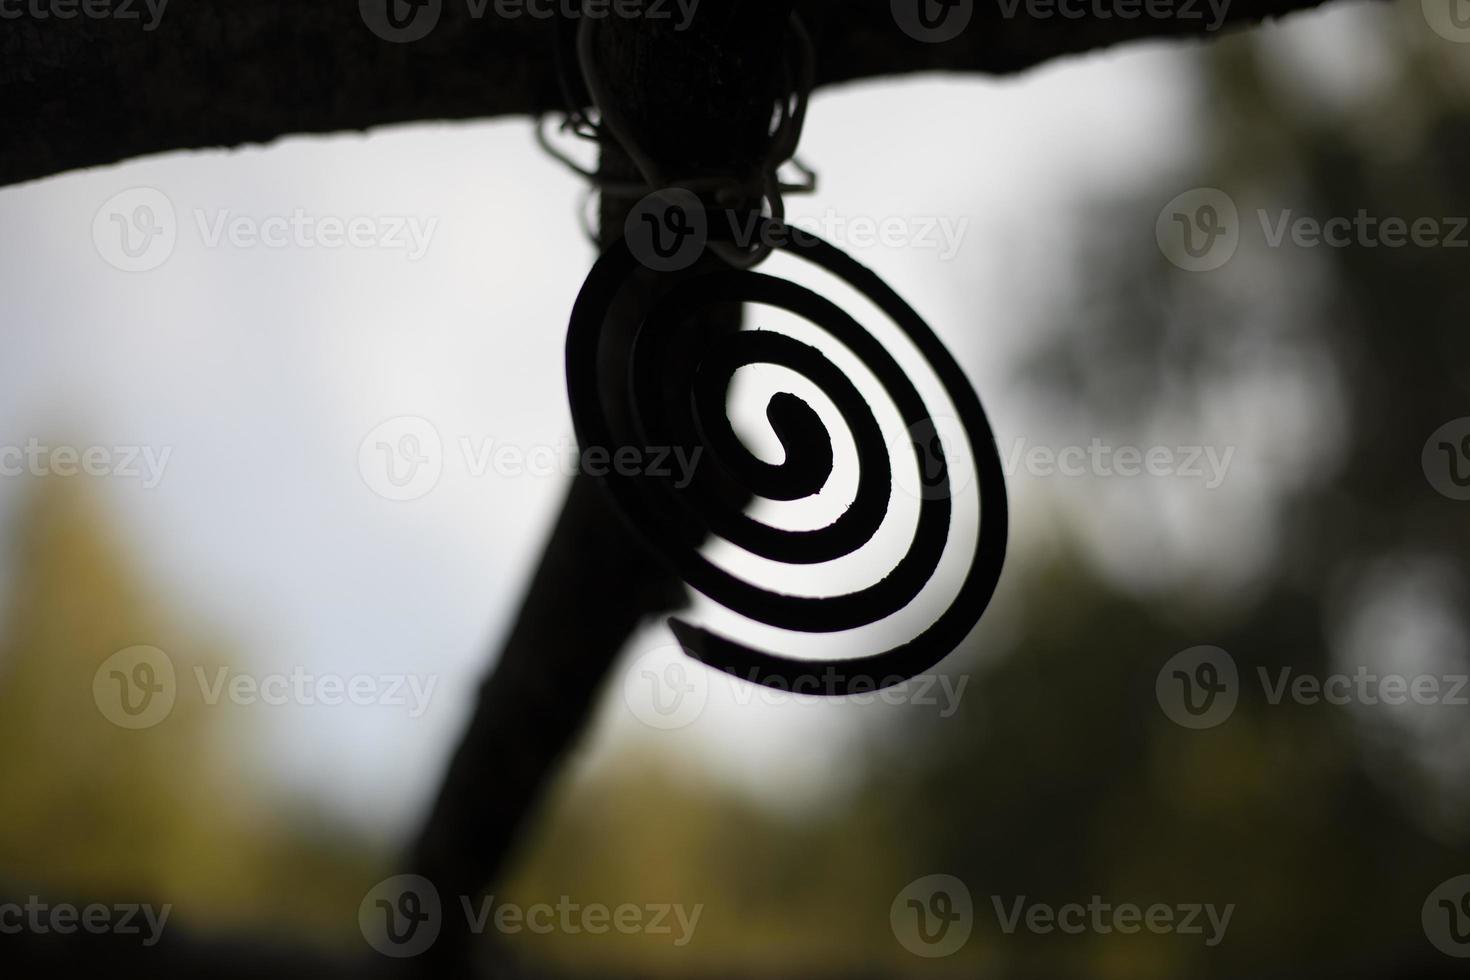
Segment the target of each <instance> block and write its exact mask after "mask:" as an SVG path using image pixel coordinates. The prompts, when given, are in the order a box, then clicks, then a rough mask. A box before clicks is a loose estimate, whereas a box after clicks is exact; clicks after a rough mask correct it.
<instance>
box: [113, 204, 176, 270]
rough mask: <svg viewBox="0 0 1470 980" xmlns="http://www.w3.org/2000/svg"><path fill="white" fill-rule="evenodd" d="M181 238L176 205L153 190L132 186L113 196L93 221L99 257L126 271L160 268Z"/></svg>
mask: <svg viewBox="0 0 1470 980" xmlns="http://www.w3.org/2000/svg"><path fill="white" fill-rule="evenodd" d="M178 239H179V222H178V216H177V215H176V214H175V213H174V205H173V202H172V201H170V200H169V199H168V195H166V194H164V193H163V192H162V191H160V190H157V189H156V188H153V187H132V188H129V189H128V190H125V191H122V192H120V193H118V194H114V195H113V196H112V197H110V198H108V199H107V200H106V201H105V202H103V204H102V206H101V207H100V208H98V209H97V213H96V215H94V216H93V218H92V243H93V244H94V245H96V246H97V254H98V255H100V256H102V258H103V260H104V261H106V262H107V264H108V265H111V266H112V267H113V268H116V269H121V270H122V271H123V272H147V271H149V270H150V269H156V268H158V267H159V266H161V265H163V263H165V262H167V261H168V258H169V256H170V255H173V254H174V246H175V245H176V244H177V243H178Z"/></svg>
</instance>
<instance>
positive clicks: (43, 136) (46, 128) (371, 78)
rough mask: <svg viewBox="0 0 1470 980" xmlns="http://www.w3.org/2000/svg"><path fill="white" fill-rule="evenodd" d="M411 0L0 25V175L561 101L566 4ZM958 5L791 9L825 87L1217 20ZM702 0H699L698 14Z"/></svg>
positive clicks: (567, 0)
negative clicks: (405, 32)
mask: <svg viewBox="0 0 1470 980" xmlns="http://www.w3.org/2000/svg"><path fill="white" fill-rule="evenodd" d="M388 2H393V3H399V4H406V3H408V2H409V0H363V4H364V5H365V8H366V9H367V10H368V11H369V15H371V12H372V11H373V10H374V9H377V10H379V11H380V12H379V14H378V16H381V10H382V9H384V8H383V5H385V4H386V3H388ZM414 2H419V3H425V2H427V3H429V4H430V5H431V6H430V7H429V8H425V9H426V10H431V9H432V5H433V4H442V16H441V17H440V18H439V20H438V22H437V23H436V24H435V26H434V28H433V30H431V31H430V32H429V33H428V35H427V36H425V37H424V38H422V39H421V40H417V41H414V42H411V43H392V42H389V41H386V40H383V39H382V38H380V37H379V36H377V35H376V34H374V32H373V31H372V30H370V29H369V28H368V26H367V23H366V21H365V19H364V14H363V13H362V10H360V9H359V4H356V3H352V2H351V0H334V2H325V0H319V2H314V3H313V2H308V0H189V2H188V3H182V2H181V3H176V4H166V3H165V6H164V7H163V9H162V14H161V16H160V17H159V18H158V19H157V21H156V22H154V21H153V15H152V14H150V13H149V8H148V6H147V5H146V4H145V2H144V0H137V2H135V3H133V4H130V5H129V7H128V9H129V11H130V12H133V13H135V14H136V15H137V16H136V18H135V19H126V20H125V19H116V18H112V19H101V20H99V19H89V18H86V17H75V18H72V19H66V20H60V19H56V18H54V17H51V18H47V19H36V18H35V17H34V16H32V15H30V14H22V16H21V17H20V18H19V19H5V20H3V21H0V106H3V107H4V109H3V110H0V112H3V117H0V118H3V123H4V126H3V131H4V132H5V134H6V137H7V140H8V144H9V145H8V147H7V149H6V150H5V152H4V153H3V154H0V185H3V184H9V183H15V182H17V181H22V180H28V179H33V178H37V177H43V176H46V175H48V174H54V173H59V172H61V171H65V170H71V169H74V168H77V167H86V166H94V165H98V164H107V163H114V162H116V161H119V160H124V159H127V158H129V157H134V156H139V155H142V154H146V153H158V152H163V151H166V150H178V149H193V148H200V147H213V146H237V145H239V144H242V143H253V142H264V141H269V140H273V139H276V138H278V137H281V136H285V135H289V134H293V133H328V132H336V131H341V130H360V129H365V128H367V127H371V126H381V125H386V124H391V123H403V122H413V121H417V120H426V119H473V118H485V117H491V116H502V115H525V114H536V113H541V112H546V111H549V110H553V109H558V108H561V95H560V89H559V86H558V83H557V79H556V67H555V59H554V58H553V57H552V51H553V43H554V38H555V36H556V23H555V22H554V20H549V19H539V18H536V17H533V16H531V15H530V14H529V13H526V12H524V11H525V10H527V9H529V8H531V7H533V6H534V7H535V8H537V9H543V10H544V9H546V8H547V7H550V6H552V5H555V6H557V7H558V8H560V7H566V6H570V5H572V4H573V3H574V2H575V0H414ZM618 2H624V0H618ZM642 2H644V3H649V4H652V3H655V2H657V3H658V4H659V6H660V9H661V10H664V11H667V12H668V13H669V15H670V17H671V22H672V23H673V24H676V25H677V24H678V23H680V22H681V20H682V17H683V14H682V13H681V12H680V8H679V6H678V0H642ZM684 2H685V3H686V4H687V3H689V2H691V0H684ZM915 2H917V0H915ZM926 2H938V0H926ZM958 2H961V3H965V2H973V4H974V14H973V18H972V20H971V21H970V23H969V25H968V27H967V28H966V29H965V30H964V31H963V32H962V33H960V35H959V36H958V37H956V38H955V39H953V40H951V41H948V42H946V43H925V42H921V41H918V40H915V39H913V38H912V37H910V36H909V35H907V34H906V33H905V32H904V31H903V30H902V29H900V28H899V27H898V25H897V24H896V22H895V20H894V15H893V11H892V9H891V8H890V0H805V2H803V3H801V4H800V5H799V9H800V12H801V14H802V17H803V19H804V20H805V21H806V24H807V26H808V28H809V30H810V31H811V33H812V36H813V38H814V39H815V41H816V46H817V60H818V65H817V75H818V84H819V85H831V84H835V83H838V82H845V81H851V80H854V79H862V78H873V77H878V76H885V75H900V74H906V73H912V72H921V71H956V72H1014V71H1019V70H1021V69H1024V68H1027V67H1030V66H1032V65H1036V64H1039V63H1041V62H1043V61H1046V60H1048V59H1050V58H1054V57H1057V56H1059V55H1065V54H1070V53H1075V52H1080V51H1087V50H1091V49H1093V48H1098V47H1103V46H1105V45H1110V44H1115V43H1117V42H1120V41H1127V40H1131V39H1135V38H1142V37H1150V36H1160V35H1188V34H1194V35H1199V34H1203V33H1205V32H1206V30H1207V28H1208V27H1209V26H1210V24H1211V22H1212V21H1213V19H1214V15H1213V14H1212V13H1211V11H1210V7H1209V4H1208V3H1206V2H1205V0H1197V2H1195V3H1193V4H1191V5H1190V9H1191V10H1192V11H1194V12H1196V13H1198V14H1200V16H1198V17H1192V18H1183V17H1175V18H1162V19H1161V18H1157V17H1155V18H1150V17H1147V16H1138V17H1136V18H1134V19H1124V18H1122V17H1119V16H1113V17H1107V18H1100V17H1098V16H1096V15H1095V14H1094V13H1092V12H1091V4H1086V5H1084V4H1082V3H1081V0H1071V5H1070V6H1069V7H1068V9H1069V10H1071V9H1074V7H1075V8H1076V9H1079V10H1082V9H1086V10H1087V15H1086V16H1084V17H1081V18H1078V19H1068V18H1064V17H1062V16H1060V15H1059V14H1055V13H1054V14H1052V15H1051V16H1047V17H1045V18H1042V19H1033V18H1031V17H1028V15H1027V13H1026V9H1025V8H1026V6H1027V4H1026V3H1025V2H1021V3H1020V5H1019V6H1015V7H1013V6H1012V3H1011V0H958ZM1064 2H1066V0H1064ZM1320 2H1322V0H1231V2H1229V4H1228V7H1227V10H1226V11H1225V13H1224V22H1225V23H1226V24H1228V25H1231V26H1239V25H1245V24H1251V23H1255V22H1257V21H1259V20H1261V19H1262V18H1264V17H1269V16H1277V15H1281V14H1285V13H1289V12H1291V11H1293V10H1299V9H1304V8H1308V7H1313V6H1316V5H1317V4H1318V3H1320ZM375 5H376V6H375ZM712 6H713V5H711V4H709V3H700V4H699V6H698V7H697V8H696V10H697V12H696V13H695V15H694V16H695V18H696V22H697V19H698V18H699V17H703V16H706V14H707V13H708V8H710V7H712ZM1142 6H1143V4H1142V2H1140V8H1142ZM1177 6H1183V5H1182V4H1180V5H1177ZM24 9H25V10H29V9H30V7H29V5H26V7H25V8H24ZM399 9H403V10H406V9H408V8H407V7H403V8H399ZM497 9H502V10H522V11H523V12H522V13H521V15H520V16H518V17H508V16H503V15H500V14H497ZM1007 9H1012V10H1013V12H1014V16H1012V17H1006V16H1005V14H1004V11H1005V10H1007ZM476 10H478V11H480V12H481V16H479V17H476V16H474V15H473V12H474V11H476ZM423 15H425V14H421V16H423ZM150 23H152V24H153V28H152V29H151V30H149V29H145V28H146V27H147V26H148V25H149V24H150Z"/></svg>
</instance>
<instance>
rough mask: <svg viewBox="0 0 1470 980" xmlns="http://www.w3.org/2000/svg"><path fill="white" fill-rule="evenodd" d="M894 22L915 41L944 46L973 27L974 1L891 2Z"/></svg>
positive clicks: (928, 0) (927, 0)
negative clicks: (946, 42)
mask: <svg viewBox="0 0 1470 980" xmlns="http://www.w3.org/2000/svg"><path fill="white" fill-rule="evenodd" d="M889 7H890V9H891V10H892V12H893V22H894V23H895V24H897V25H898V26H899V28H900V29H901V30H902V31H903V32H904V33H905V34H907V35H908V36H909V37H911V38H913V39H914V40H915V41H923V42H924V43H926V44H943V43H944V42H945V41H953V40H954V39H955V38H957V37H959V36H960V35H961V34H963V33H964V31H965V28H967V27H969V26H970V20H971V18H973V17H974V16H975V0H891V3H890V4H889Z"/></svg>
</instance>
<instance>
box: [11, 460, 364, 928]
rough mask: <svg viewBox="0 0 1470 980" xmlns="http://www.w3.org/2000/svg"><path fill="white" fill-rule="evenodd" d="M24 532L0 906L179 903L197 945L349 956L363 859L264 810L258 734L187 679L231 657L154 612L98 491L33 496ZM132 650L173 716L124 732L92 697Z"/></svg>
mask: <svg viewBox="0 0 1470 980" xmlns="http://www.w3.org/2000/svg"><path fill="white" fill-rule="evenodd" d="M19 526H20V530H21V533H20V535H19V539H18V540H17V541H16V542H15V544H14V546H13V548H12V553H11V556H10V559H11V562H12V567H14V568H17V569H22V570H23V572H22V574H19V575H16V576H15V577H14V579H13V581H14V593H13V595H11V597H10V599H9V602H8V604H7V609H6V616H5V619H4V621H3V622H4V630H3V639H0V745H3V746H5V747H6V751H4V752H0V787H3V792H0V894H40V895H43V896H46V897H48V898H49V899H50V900H52V901H63V900H70V901H77V900H79V898H84V899H86V900H89V901H90V900H94V899H100V898H106V899H108V900H114V901H135V902H136V901H151V902H153V903H155V904H163V903H173V904H174V905H175V906H176V907H178V908H179V909H181V910H183V911H184V917H185V918H187V919H189V920H190V923H191V924H192V925H193V926H194V927H196V928H197V927H205V928H207V927H212V926H213V927H221V928H231V927H241V928H254V929H258V930H272V931H275V930H279V931H282V932H290V931H298V932H312V933H323V932H325V933H327V934H332V933H335V934H336V935H337V936H338V937H339V938H341V939H343V940H347V939H351V938H353V937H354V936H355V935H356V934H355V929H356V914H355V913H356V906H357V902H358V901H359V900H360V898H361V896H362V894H363V893H364V892H365V891H366V890H367V887H368V886H369V884H370V883H371V882H372V881H373V876H374V872H375V871H377V870H378V869H377V868H376V867H374V865H373V864H371V863H370V858H371V855H370V854H369V853H368V852H366V851H365V849H364V848H363V847H362V846H361V845H354V844H353V842H351V841H350V840H348V839H344V837H343V836H342V835H341V834H340V832H336V831H332V830H329V829H327V828H326V827H313V826H312V824H313V821H312V820H311V819H309V818H304V816H303V815H302V814H300V813H295V812H292V811H291V810H290V809H289V808H285V807H278V806H275V805H273V802H274V801H272V800H270V799H269V798H268V797H266V796H263V795H262V792H261V787H260V786H258V785H256V784H255V781H254V780H252V779H251V778H250V776H249V775H248V767H249V765H250V764H251V762H252V761H253V760H251V759H250V758H249V753H248V751H245V750H244V747H245V746H247V745H248V744H249V741H250V738H251V732H250V731H249V730H248V728H246V727H244V725H243V723H242V722H239V721H237V720H235V719H236V718H237V717H238V713H231V712H228V711H220V710H218V709H217V708H210V707H209V706H208V705H207V704H206V703H205V701H204V696H203V694H202V692H201V690H200V686H199V685H198V684H195V683H193V682H192V679H191V677H192V671H193V669H194V668H195V667H196V666H197V667H205V668H209V667H211V666H212V665H215V664H218V663H221V662H223V661H224V660H225V655H224V654H223V653H222V652H221V651H220V649H219V648H218V647H217V646H214V645H212V644H211V643H210V642H209V641H208V640H201V638H200V637H198V636H197V635H194V634H193V633H192V632H191V631H190V630H188V629H186V628H184V627H181V626H180V625H179V624H178V623H177V622H176V621H175V619H174V618H173V616H172V615H171V614H170V613H169V612H168V611H167V610H165V609H164V608H163V607H162V604H161V603H160V602H159V601H158V598H157V596H156V595H154V594H153V593H152V592H151V590H150V589H149V588H148V587H147V586H146V585H145V584H144V582H145V580H146V576H144V575H142V574H141V573H140V570H139V569H138V568H137V567H136V566H135V565H134V564H133V563H132V562H130V561H129V560H128V558H127V555H126V551H127V549H126V547H125V546H124V545H123V543H122V542H121V541H120V540H119V539H118V537H117V536H116V534H115V533H114V531H113V529H112V527H111V526H110V524H109V522H108V521H107V520H106V517H105V513H104V511H103V510H102V509H101V506H100V504H99V502H98V501H97V500H95V499H93V497H92V496H91V490H90V488H89V487H88V486H87V485H86V484H84V483H77V482H73V481H67V480H59V479H52V480H46V481H41V482H39V483H38V484H37V485H36V487H35V489H34V493H33V494H32V496H31V498H30V499H29V501H28V502H27V503H26V504H25V505H24V506H23V507H22V508H21V512H20V522H19ZM140 644H142V645H148V646H155V647H158V648H160V649H162V650H164V651H166V652H167V653H168V655H169V656H170V658H171V659H172V660H173V663H174V666H175V669H176V671H177V674H178V677H179V683H178V685H177V690H178V698H177V701H176V703H175V705H174V707H173V710H172V711H171V712H170V713H169V715H168V717H167V718H165V719H164V720H163V721H162V722H160V723H159V724H157V725H156V726H154V727H152V728H145V729H140V730H132V731H130V730H125V729H122V728H119V727H117V726H115V725H113V723H112V722H111V721H109V720H107V718H106V717H104V715H103V713H102V712H101V711H100V710H99V708H98V706H97V704H96V703H95V702H94V700H93V688H92V682H93V676H94V674H95V673H96V672H97V670H98V669H99V668H100V667H101V665H102V664H103V662H104V661H105V660H107V658H108V657H109V656H111V655H112V654H113V653H115V652H117V651H119V650H123V649H125V648H128V647H132V646H136V645H140ZM24 889H29V891H24ZM344 909H348V910H350V914H345V915H344V914H343V910H344ZM349 929H351V930H353V931H352V932H349V931H348V930H349ZM359 941H360V940H359Z"/></svg>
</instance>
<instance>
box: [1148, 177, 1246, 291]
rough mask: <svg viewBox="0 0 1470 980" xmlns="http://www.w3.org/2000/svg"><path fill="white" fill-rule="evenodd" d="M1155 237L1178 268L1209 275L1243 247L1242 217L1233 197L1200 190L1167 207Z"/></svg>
mask: <svg viewBox="0 0 1470 980" xmlns="http://www.w3.org/2000/svg"><path fill="white" fill-rule="evenodd" d="M1154 237H1155V238H1156V239H1157V240H1158V243H1159V251H1161V252H1162V253H1163V254H1164V258H1166V259H1168V260H1169V261H1170V262H1172V263H1174V265H1176V266H1178V267H1179V268H1181V269H1184V270H1185V271H1187V272H1209V271H1212V270H1214V269H1218V268H1220V267H1221V266H1222V265H1224V264H1225V263H1226V262H1229V261H1230V258H1231V256H1233V255H1234V254H1235V249H1236V248H1237V247H1238V246H1239V245H1240V213H1239V212H1238V211H1237V210H1236V207H1235V201H1233V200H1232V199H1231V197H1230V195H1229V194H1226V193H1225V192H1224V191H1222V190H1219V189H1218V188H1214V187H1197V188H1195V189H1194V190H1189V191H1185V192H1184V193H1183V194H1180V195H1179V196H1178V197H1176V198H1174V199H1173V200H1172V201H1170V202H1169V203H1168V204H1165V205H1164V208H1163V210H1162V211H1160V212H1159V217H1158V220H1157V221H1156V222H1155V223H1154Z"/></svg>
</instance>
